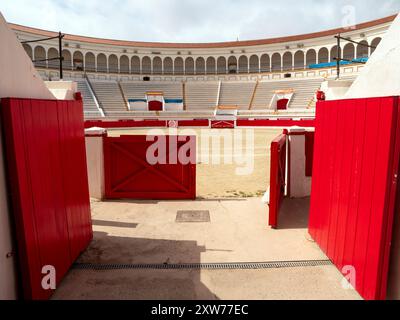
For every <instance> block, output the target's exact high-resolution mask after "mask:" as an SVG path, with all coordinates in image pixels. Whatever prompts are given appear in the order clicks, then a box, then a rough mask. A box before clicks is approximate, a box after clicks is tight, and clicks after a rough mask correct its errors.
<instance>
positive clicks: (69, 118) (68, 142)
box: [1, 99, 92, 300]
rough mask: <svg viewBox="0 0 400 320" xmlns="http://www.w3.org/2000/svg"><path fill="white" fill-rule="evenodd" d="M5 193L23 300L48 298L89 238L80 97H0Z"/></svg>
mask: <svg viewBox="0 0 400 320" xmlns="http://www.w3.org/2000/svg"><path fill="white" fill-rule="evenodd" d="M1 112H2V121H3V128H4V133H5V135H4V136H5V140H6V141H5V146H6V147H5V148H6V150H5V151H6V157H7V171H8V180H9V191H10V194H11V197H12V199H11V200H12V211H13V215H14V217H15V224H16V237H17V244H18V253H19V262H20V271H21V277H22V285H23V293H24V297H25V298H26V299H35V300H36V299H48V298H49V297H50V296H51V294H52V293H53V291H52V290H44V289H43V288H42V278H43V277H44V274H42V268H43V267H44V266H54V267H55V270H56V275H57V284H59V283H60V281H61V280H62V278H63V277H64V275H65V274H66V273H67V271H68V269H69V268H70V266H71V265H72V263H73V262H74V261H75V260H76V259H77V258H78V256H79V255H80V253H81V252H82V251H83V250H84V249H85V248H86V246H87V245H88V243H89V241H90V240H91V239H92V224H91V215H90V200H89V190H88V180H87V167H86V151H85V139H84V130H83V129H84V128H83V107H82V101H53V100H51V101H50V100H30V99H2V100H1Z"/></svg>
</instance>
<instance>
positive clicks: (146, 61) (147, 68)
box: [142, 56, 152, 74]
mask: <svg viewBox="0 0 400 320" xmlns="http://www.w3.org/2000/svg"><path fill="white" fill-rule="evenodd" d="M151 70H152V69H151V58H150V57H149V56H144V57H143V58H142V74H151Z"/></svg>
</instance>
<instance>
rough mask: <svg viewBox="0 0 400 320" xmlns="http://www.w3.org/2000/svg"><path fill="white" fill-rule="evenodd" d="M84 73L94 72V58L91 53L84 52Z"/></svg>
mask: <svg viewBox="0 0 400 320" xmlns="http://www.w3.org/2000/svg"><path fill="white" fill-rule="evenodd" d="M85 71H89V72H95V71H96V56H95V55H94V53H93V52H86V54H85Z"/></svg>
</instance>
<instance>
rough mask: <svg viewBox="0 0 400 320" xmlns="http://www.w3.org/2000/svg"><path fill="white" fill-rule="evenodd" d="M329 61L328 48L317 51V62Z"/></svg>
mask: <svg viewBox="0 0 400 320" xmlns="http://www.w3.org/2000/svg"><path fill="white" fill-rule="evenodd" d="M328 62H329V50H328V48H325V47H323V48H321V49H319V51H318V63H328Z"/></svg>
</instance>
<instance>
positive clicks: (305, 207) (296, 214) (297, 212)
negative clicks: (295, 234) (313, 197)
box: [278, 197, 310, 230]
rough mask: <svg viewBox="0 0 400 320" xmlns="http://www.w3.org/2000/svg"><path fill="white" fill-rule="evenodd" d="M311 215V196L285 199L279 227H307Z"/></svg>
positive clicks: (279, 218) (280, 213)
mask: <svg viewBox="0 0 400 320" xmlns="http://www.w3.org/2000/svg"><path fill="white" fill-rule="evenodd" d="M309 215H310V198H309V197H307V198H302V199H290V198H285V199H284V200H283V203H282V206H281V209H280V212H279V217H278V229H282V230H284V229H307V228H308V221H309Z"/></svg>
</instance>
